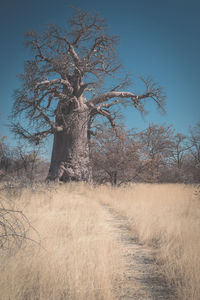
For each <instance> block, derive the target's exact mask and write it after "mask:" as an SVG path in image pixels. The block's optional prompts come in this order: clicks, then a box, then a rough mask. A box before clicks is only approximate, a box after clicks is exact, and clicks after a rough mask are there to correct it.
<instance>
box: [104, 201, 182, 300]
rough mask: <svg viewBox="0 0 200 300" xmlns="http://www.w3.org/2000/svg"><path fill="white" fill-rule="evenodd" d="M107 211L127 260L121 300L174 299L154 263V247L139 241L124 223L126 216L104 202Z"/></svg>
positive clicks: (175, 298) (170, 289)
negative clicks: (151, 247)
mask: <svg viewBox="0 0 200 300" xmlns="http://www.w3.org/2000/svg"><path fill="white" fill-rule="evenodd" d="M104 208H105V209H106V211H107V212H108V222H109V223H110V222H111V223H112V226H113V227H114V229H116V230H117V233H118V236H119V240H120V242H122V243H123V248H124V256H125V259H126V262H127V263H126V271H125V279H124V282H122V285H121V287H119V289H120V291H119V292H120V294H121V296H120V298H119V299H123V300H129V299H135V300H136V299H137V300H160V299H162V300H169V299H170V300H177V297H176V296H175V293H174V292H173V291H172V288H170V287H169V286H168V285H167V282H166V280H165V279H164V278H163V277H162V276H161V274H160V272H159V267H158V265H156V261H155V258H154V257H155V255H154V253H153V250H152V249H150V248H148V247H147V246H145V245H143V244H141V243H139V241H138V240H137V239H136V238H134V236H133V233H132V232H131V230H130V229H129V227H128V225H127V219H126V218H125V217H122V216H120V215H119V214H117V213H116V212H115V211H114V210H113V209H112V208H110V207H109V206H106V205H104Z"/></svg>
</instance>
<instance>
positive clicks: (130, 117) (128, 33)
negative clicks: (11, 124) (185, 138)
mask: <svg viewBox="0 0 200 300" xmlns="http://www.w3.org/2000/svg"><path fill="white" fill-rule="evenodd" d="M70 5H74V6H76V7H80V8H82V9H85V10H89V11H94V10H96V11H97V12H98V13H99V14H100V16H101V17H103V18H105V19H106V20H107V24H108V25H109V30H110V33H112V34H118V35H119V36H120V41H121V42H120V46H119V49H118V50H119V55H120V58H121V62H122V63H123V65H124V67H125V70H126V71H127V72H130V73H131V74H133V79H135V84H136V85H135V86H134V91H135V90H137V83H138V81H137V79H136V78H137V76H138V75H151V76H152V77H153V78H154V80H155V81H156V82H159V83H160V85H161V86H163V88H164V90H165V93H166V95H167V101H166V104H167V105H166V110H167V114H166V115H165V116H162V115H160V114H159V113H158V111H157V110H156V109H155V107H154V106H152V105H149V106H148V108H149V109H150V113H149V115H148V116H146V117H145V119H142V117H141V116H140V114H139V113H138V112H136V111H134V110H132V109H130V108H129V109H128V110H127V111H126V112H125V122H126V124H127V126H128V127H130V128H138V129H139V130H140V129H141V130H142V129H144V128H146V127H147V126H148V125H149V123H151V122H154V123H164V122H165V123H166V124H168V125H169V124H173V125H174V127H175V128H176V130H177V131H178V132H182V133H186V134H187V133H188V128H189V126H194V125H195V123H197V122H198V121H199V120H200V99H199V87H200V59H199V55H200V17H199V16H200V1H199V0H123V1H118V0H117V1H116V0H101V1H94V0H84V1H83V0H82V1H81V0H73V1H68V0H57V1H55V0H54V1H53V0H34V1H33V0H17V1H16V0H2V1H1V6H0V36H1V47H0V51H1V55H0V67H1V68H0V83H1V88H0V114H1V115H0V126H1V128H0V134H1V135H7V136H8V141H9V144H10V145H12V144H13V143H14V141H13V137H12V135H11V134H10V133H9V130H8V128H6V126H5V124H6V123H8V120H7V118H8V115H9V113H10V111H11V107H12V94H13V90H14V89H16V88H18V87H19V81H18V79H17V77H16V75H17V74H19V73H22V72H23V64H24V60H25V59H27V58H28V52H27V50H26V49H25V48H24V45H23V41H24V33H25V32H26V31H29V30H31V29H35V30H42V29H43V28H44V27H43V26H44V24H48V23H56V24H58V25H65V21H66V19H67V18H68V17H69V16H70V15H71V14H72V10H71V9H70V8H69V6H70ZM138 87H140V85H138ZM138 91H140V90H139V89H138Z"/></svg>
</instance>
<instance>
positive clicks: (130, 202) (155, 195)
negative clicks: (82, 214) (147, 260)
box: [95, 184, 200, 300]
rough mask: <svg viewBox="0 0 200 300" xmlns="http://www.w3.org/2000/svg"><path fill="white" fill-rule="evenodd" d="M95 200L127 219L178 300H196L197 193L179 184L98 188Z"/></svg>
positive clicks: (199, 267) (199, 293)
mask: <svg viewBox="0 0 200 300" xmlns="http://www.w3.org/2000/svg"><path fill="white" fill-rule="evenodd" d="M95 195H96V198H99V200H100V202H101V203H105V204H107V205H109V206H111V207H112V208H113V209H114V210H116V211H117V212H118V213H119V214H120V215H123V216H125V217H126V218H127V219H128V224H129V226H130V228H131V230H132V231H133V235H134V236H136V237H138V239H139V241H141V242H144V243H145V244H147V245H149V246H150V247H153V248H154V249H155V250H156V259H157V263H158V265H159V268H160V270H161V271H162V273H163V274H164V276H165V277H166V278H167V279H168V281H169V282H170V283H171V285H172V286H173V287H175V288H176V290H177V293H178V296H177V297H178V299H181V300H188V299H193V300H197V299H200V287H199V282H200V257H199V251H200V232H199V228H200V189H199V187H198V186H192V185H183V184H135V185H130V186H129V187H126V188H108V187H104V186H102V187H99V188H98V192H96V191H95Z"/></svg>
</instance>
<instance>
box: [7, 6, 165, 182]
mask: <svg viewBox="0 0 200 300" xmlns="http://www.w3.org/2000/svg"><path fill="white" fill-rule="evenodd" d="M68 25H69V28H70V30H69V31H68V30H67V29H66V28H59V27H58V26H56V25H49V26H48V27H47V28H46V30H45V31H44V32H43V33H41V34H39V33H36V32H34V31H31V32H29V33H28V34H27V35H26V45H27V47H29V48H30V49H31V50H32V59H31V60H28V61H26V63H25V68H24V74H21V75H20V79H21V88H19V89H18V90H16V91H15V94H14V97H15V102H14V107H13V115H12V116H13V117H15V118H17V117H19V119H16V122H15V124H12V129H13V131H14V132H15V133H16V134H18V135H21V136H23V137H24V138H26V139H28V140H29V141H32V142H36V143H37V144H38V143H40V142H41V141H42V140H43V139H44V138H46V137H47V136H48V135H49V134H53V136H54V141H53V150H52V157H51V164H50V169H49V174H48V179H49V180H62V181H69V180H75V181H80V180H85V181H90V180H91V167H90V160H89V146H88V132H89V133H91V128H92V123H93V120H94V119H95V117H96V116H97V115H101V116H103V117H104V118H106V119H107V120H109V122H110V124H111V125H112V127H114V126H115V123H114V114H113V111H112V108H113V107H114V106H116V105H119V104H122V105H126V104H127V103H129V104H131V105H132V106H133V107H134V108H135V109H137V110H139V111H140V112H141V113H142V112H144V104H145V101H146V100H148V99H149V100H153V101H154V102H155V103H156V104H157V106H158V107H159V108H160V109H163V100H164V96H163V95H162V89H161V87H160V86H158V85H156V84H155V83H153V81H152V80H151V79H149V78H147V79H146V80H145V79H142V80H143V82H144V86H145V90H144V92H143V93H141V94H139V95H136V94H135V93H134V92H130V91H125V90H124V88H125V86H126V84H127V81H128V78H127V76H125V79H124V80H121V81H119V82H117V84H116V85H113V84H111V85H110V87H109V86H108V82H111V83H113V82H114V81H113V80H114V74H115V73H116V74H117V71H118V70H119V68H120V66H121V65H120V64H119V63H118V59H117V56H116V51H115V46H116V45H117V44H118V41H119V39H118V37H116V36H110V35H108V34H107V32H106V24H105V22H104V20H102V19H101V18H99V17H98V16H97V15H94V14H89V13H87V12H83V11H81V10H79V9H76V10H75V15H74V16H73V17H72V18H71V19H70V20H69V24H68ZM109 78H111V80H110V81H109ZM20 120H29V124H27V122H26V121H23V122H22V123H23V126H22V125H21V123H20ZM25 125H27V126H25Z"/></svg>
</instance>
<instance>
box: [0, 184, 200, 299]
mask: <svg viewBox="0 0 200 300" xmlns="http://www.w3.org/2000/svg"><path fill="white" fill-rule="evenodd" d="M1 202H3V203H4V207H6V205H7V206H9V207H12V209H15V210H16V209H17V210H18V211H23V213H24V214H25V216H26V217H27V218H28V220H29V222H30V224H31V226H30V224H29V226H28V231H27V232H26V237H27V239H26V240H25V241H24V242H23V243H22V245H21V247H20V248H18V247H17V245H16V243H12V244H10V251H8V250H3V249H1V251H0V291H1V293H0V299H1V300H29V299H30V300H33V299H34V300H36V299H41V300H47V299H48V300H65V299H70V300H76V299H77V300H83V299H84V300H86V299H88V300H91V299H105V300H114V299H137V300H138V299H145V300H146V299H155V300H157V299H180V300H186V299H187V300H188V299H190V300H198V299H200V286H199V282H200V257H199V252H200V231H199V228H200V195H199V192H198V187H197V186H193V185H183V184H163V185H161V184H159V185H158V184H132V185H130V186H126V187H115V188H113V187H110V186H97V187H92V186H88V185H84V184H63V185H48V186H47V185H41V186H38V187H37V188H33V187H32V188H24V189H22V190H20V191H18V192H16V191H15V192H11V190H2V191H1ZM4 217H5V218H6V215H5V216H4ZM8 221H9V220H8ZM10 222H11V221H10ZM22 223H23V220H22ZM13 226H14V225H13ZM24 226H25V227H26V224H25V225H24ZM32 226H33V227H32ZM10 238H11V239H12V236H11V237H10ZM28 238H29V239H28ZM31 239H32V240H33V241H32V240H31ZM16 241H17V240H16ZM14 242H15V240H14ZM156 278H157V280H155V279H156ZM152 279H154V280H152ZM155 291H156V292H155Z"/></svg>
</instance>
